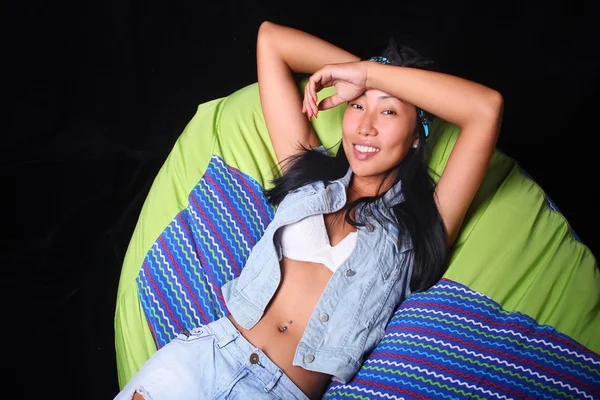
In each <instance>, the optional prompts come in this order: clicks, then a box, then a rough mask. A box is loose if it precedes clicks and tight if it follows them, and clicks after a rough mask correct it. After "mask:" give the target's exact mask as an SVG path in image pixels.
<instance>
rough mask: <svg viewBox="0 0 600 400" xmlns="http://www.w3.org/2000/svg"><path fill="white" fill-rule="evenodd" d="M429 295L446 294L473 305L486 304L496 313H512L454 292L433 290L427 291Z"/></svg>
mask: <svg viewBox="0 0 600 400" xmlns="http://www.w3.org/2000/svg"><path fill="white" fill-rule="evenodd" d="M425 293H427V295H428V296H429V295H435V294H444V295H446V296H451V297H458V298H460V299H462V300H467V301H469V302H471V303H478V304H484V305H486V306H487V307H489V308H492V309H494V310H495V311H497V312H499V313H502V314H504V315H510V314H511V313H510V312H509V311H506V310H503V309H502V308H500V307H498V306H497V305H495V304H493V303H490V302H487V301H485V300H482V299H476V298H473V297H468V296H463V295H462V294H458V293H454V292H446V291H442V290H432V291H427V292H425Z"/></svg>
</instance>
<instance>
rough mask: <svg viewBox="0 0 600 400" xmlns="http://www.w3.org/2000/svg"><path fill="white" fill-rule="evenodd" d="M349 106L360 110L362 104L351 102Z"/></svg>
mask: <svg viewBox="0 0 600 400" xmlns="http://www.w3.org/2000/svg"><path fill="white" fill-rule="evenodd" d="M351 107H353V108H355V109H357V110H362V106H361V105H360V104H356V103H353V104H351Z"/></svg>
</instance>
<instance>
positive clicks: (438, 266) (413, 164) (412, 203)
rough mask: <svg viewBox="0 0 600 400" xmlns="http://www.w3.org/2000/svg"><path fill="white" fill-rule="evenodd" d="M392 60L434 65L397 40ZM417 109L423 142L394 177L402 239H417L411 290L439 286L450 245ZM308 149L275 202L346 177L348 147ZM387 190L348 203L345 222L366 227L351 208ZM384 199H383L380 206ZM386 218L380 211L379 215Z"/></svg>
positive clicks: (276, 189) (388, 54) (294, 161)
mask: <svg viewBox="0 0 600 400" xmlns="http://www.w3.org/2000/svg"><path fill="white" fill-rule="evenodd" d="M380 56H381V57H385V63H386V64H392V65H398V66H404V67H412V68H420V69H431V67H430V65H431V62H430V61H428V60H427V59H425V58H423V57H422V56H421V55H420V54H419V53H418V52H417V51H415V50H414V49H412V48H410V47H407V46H399V45H397V43H396V41H395V40H394V38H391V39H390V41H389V44H388V45H387V46H386V48H385V49H384V50H383V52H381V54H380ZM418 111H420V112H417V127H418V128H417V129H418V136H419V142H418V143H419V144H418V146H417V147H416V148H412V147H411V149H410V150H409V152H408V153H407V155H406V157H405V158H404V159H403V160H402V161H401V162H400V164H399V165H397V166H396V167H395V168H393V169H392V170H390V171H388V172H387V174H386V176H385V178H384V180H383V181H384V182H385V181H387V179H388V177H389V178H390V179H391V180H392V181H393V185H395V184H396V183H398V182H402V183H401V185H402V194H403V195H404V200H403V201H402V202H400V203H399V204H397V205H395V206H393V207H392V208H391V209H392V211H393V214H394V215H395V217H396V221H393V223H396V224H397V226H398V229H399V232H400V235H399V236H398V240H399V241H401V240H402V239H403V234H408V235H410V237H411V239H412V243H413V270H412V276H411V280H410V288H411V291H413V292H416V291H422V290H426V289H428V288H429V287H431V286H433V285H434V284H435V283H436V282H438V281H439V279H440V278H441V277H442V275H443V273H444V271H445V268H446V262H447V253H448V248H447V244H446V240H447V238H446V232H445V229H444V224H443V222H442V219H441V216H440V214H439V212H438V209H437V206H436V204H435V200H434V195H435V181H434V180H433V178H432V176H431V175H430V173H429V172H430V171H429V168H428V166H427V164H426V162H425V157H426V145H425V140H426V135H425V128H424V126H423V124H422V123H421V122H422V118H420V117H419V114H421V115H423V113H424V111H422V110H418ZM425 117H426V118H429V120H432V116H431V115H430V114H428V113H425ZM301 150H302V151H300V152H299V153H297V154H296V155H294V156H291V157H290V158H288V159H286V160H284V163H285V164H286V165H287V166H288V167H287V170H286V172H285V174H283V175H280V176H278V177H276V178H275V179H274V180H273V184H274V186H273V187H272V188H271V189H269V190H267V191H266V195H267V197H268V199H269V201H270V202H271V204H273V205H278V204H279V203H280V202H281V201H282V200H283V198H284V197H285V196H286V195H287V194H288V193H289V192H290V191H291V190H294V189H297V188H299V187H301V186H303V185H306V184H308V183H311V182H316V181H324V182H327V181H333V180H336V179H340V178H342V177H343V176H344V175H345V174H346V172H347V171H348V167H349V163H348V159H347V158H346V154H345V152H344V148H343V146H341V145H340V146H339V149H338V151H337V154H336V155H335V156H328V155H326V154H324V153H322V152H320V151H318V150H314V149H307V148H301ZM384 194H385V193H380V194H379V195H377V196H368V197H361V198H359V199H357V200H355V201H353V202H351V203H349V204H347V205H346V210H345V220H346V222H348V223H349V224H351V225H353V226H355V227H357V226H361V225H363V224H362V223H361V222H359V221H357V220H355V219H353V218H352V216H351V215H352V214H351V211H352V210H353V209H354V208H355V207H364V206H365V205H367V204H370V203H376V202H377V201H378V200H379V199H380V198H382V197H383V195H384ZM380 203H381V202H379V204H380ZM373 215H374V216H375V217H376V218H377V217H381V215H382V214H380V213H373Z"/></svg>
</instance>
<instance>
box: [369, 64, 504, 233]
mask: <svg viewBox="0 0 600 400" xmlns="http://www.w3.org/2000/svg"><path fill="white" fill-rule="evenodd" d="M367 66H368V72H367V84H366V85H367V87H371V88H377V89H380V90H382V91H384V92H387V93H390V94H392V95H394V96H396V97H398V98H400V99H402V100H404V101H406V102H409V103H411V104H414V105H416V106H417V107H420V108H422V109H424V110H427V111H429V112H431V113H433V114H435V115H437V116H438V117H440V118H442V119H444V120H446V121H449V122H451V123H453V124H455V125H457V126H458V127H459V128H460V130H461V131H460V135H459V137H458V140H457V142H456V144H455V145H454V148H453V149H452V153H451V154H450V158H449V159H448V163H447V164H446V167H445V169H444V171H443V173H442V175H441V177H440V179H439V181H438V183H437V186H436V191H435V193H436V201H437V206H438V210H439V212H440V215H441V216H442V219H443V221H444V225H445V227H446V231H447V233H448V244H449V245H451V244H453V243H454V240H455V239H456V236H457V234H458V231H459V229H460V226H461V225H462V222H463V219H464V217H465V214H466V212H467V209H468V207H469V205H470V204H471V201H472V200H473V197H474V196H475V193H476V192H477V189H478V188H479V185H480V184H481V181H482V180H483V177H484V175H485V173H486V171H487V168H488V165H489V163H490V160H491V157H492V155H493V152H494V149H495V147H496V142H497V139H498V134H499V132H500V126H501V122H502V112H503V106H504V100H503V98H502V96H501V95H500V93H498V92H497V91H495V90H493V89H490V88H488V87H485V86H483V85H481V84H478V83H475V82H471V81H468V80H466V79H462V78H459V77H456V76H452V75H447V74H442V73H438V72H432V71H423V70H419V69H414V68H403V67H392V66H386V65H382V64H379V63H374V62H368V64H367Z"/></svg>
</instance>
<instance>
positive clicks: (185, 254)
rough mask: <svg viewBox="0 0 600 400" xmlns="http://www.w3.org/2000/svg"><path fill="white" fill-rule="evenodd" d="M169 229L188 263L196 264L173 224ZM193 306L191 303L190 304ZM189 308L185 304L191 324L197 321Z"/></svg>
mask: <svg viewBox="0 0 600 400" xmlns="http://www.w3.org/2000/svg"><path fill="white" fill-rule="evenodd" d="M169 229H170V230H171V233H173V237H174V238H175V240H176V241H177V245H178V246H179V248H180V249H181V252H182V253H183V255H184V256H185V258H186V260H187V261H188V263H189V264H188V265H189V266H190V267H192V266H193V265H194V262H193V261H192V259H191V258H190V256H189V253H188V251H187V250H186V249H185V247H183V245H182V244H181V240H179V235H177V234H176V233H175V230H174V229H173V225H170V226H169ZM190 306H191V305H190ZM188 308H189V307H186V306H184V307H183V310H184V311H185V315H186V316H187V317H188V320H189V322H190V325H193V324H194V323H195V321H194V318H192V316H191V315H190V314H189V313H188Z"/></svg>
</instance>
